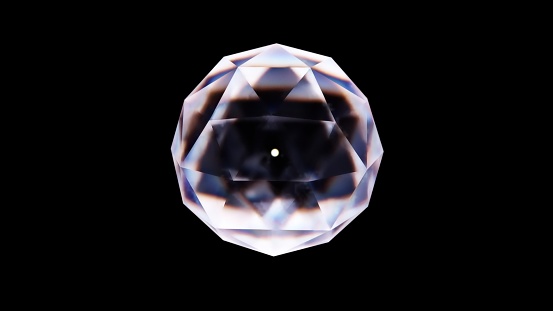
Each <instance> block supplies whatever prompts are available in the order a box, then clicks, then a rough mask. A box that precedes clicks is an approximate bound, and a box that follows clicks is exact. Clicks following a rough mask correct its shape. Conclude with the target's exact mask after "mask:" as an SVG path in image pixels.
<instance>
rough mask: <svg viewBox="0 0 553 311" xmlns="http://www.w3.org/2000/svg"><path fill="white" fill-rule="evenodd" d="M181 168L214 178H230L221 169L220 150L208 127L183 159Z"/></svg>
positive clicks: (211, 130) (213, 134)
mask: <svg viewBox="0 0 553 311" xmlns="http://www.w3.org/2000/svg"><path fill="white" fill-rule="evenodd" d="M182 167H183V168H186V169H189V170H193V171H198V172H202V173H205V174H210V175H214V176H222V177H228V176H230V173H229V172H228V171H227V170H225V169H224V168H223V165H222V153H221V148H220V147H219V144H218V142H217V140H216V136H215V133H214V131H213V128H212V127H211V126H210V125H207V126H206V127H205V128H204V130H203V131H202V133H201V134H200V136H199V137H198V139H197V140H196V143H194V146H193V147H192V149H191V150H190V152H189V153H188V155H187V156H186V158H185V159H184V161H183V163H182Z"/></svg>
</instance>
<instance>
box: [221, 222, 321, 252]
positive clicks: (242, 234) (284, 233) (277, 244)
mask: <svg viewBox="0 0 553 311" xmlns="http://www.w3.org/2000/svg"><path fill="white" fill-rule="evenodd" d="M221 231H222V232H223V233H224V234H225V235H230V236H232V237H233V238H235V239H237V240H239V241H243V242H244V243H245V244H246V245H250V246H251V247H252V248H253V249H254V250H256V251H258V252H261V253H264V254H267V255H270V256H277V255H281V254H284V253H288V252H289V251H290V250H291V249H292V248H294V247H297V246H298V245H301V244H303V243H304V242H306V241H309V240H311V239H314V238H315V237H317V236H319V235H321V234H323V233H324V232H325V231H316V230H312V231H309V230H224V229H223V230H221Z"/></svg>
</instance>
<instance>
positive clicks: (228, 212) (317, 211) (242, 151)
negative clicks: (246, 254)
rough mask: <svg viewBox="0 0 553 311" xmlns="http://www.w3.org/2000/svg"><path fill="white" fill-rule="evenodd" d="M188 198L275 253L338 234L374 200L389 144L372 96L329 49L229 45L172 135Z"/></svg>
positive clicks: (232, 237) (242, 241)
mask: <svg viewBox="0 0 553 311" xmlns="http://www.w3.org/2000/svg"><path fill="white" fill-rule="evenodd" d="M171 152H172V154H173V160H174V163H175V169H176V172H177V178H178V183H179V187H180V191H181V195H182V199H183V203H184V204H185V205H186V206H187V207H188V208H189V209H190V210H191V211H192V212H193V213H194V214H195V215H196V216H198V217H199V218H200V219H201V220H202V221H203V222H204V223H205V224H206V225H207V226H208V227H209V228H211V230H213V231H214V232H215V233H216V234H217V235H219V236H220V237H221V238H222V239H223V240H225V241H227V242H231V243H234V244H237V245H240V246H243V247H247V248H250V249H253V250H255V251H259V252H262V253H265V254H268V255H271V256H276V255H281V254H284V253H288V252H292V251H296V250H299V249H302V248H306V247H311V246H315V245H319V244H322V243H326V242H328V241H330V240H331V239H332V238H333V237H334V236H336V234H338V232H340V230H342V229H343V228H344V227H345V226H346V225H347V224H349V223H350V222H351V221H352V220H353V219H354V218H355V217H356V216H357V215H359V214H360V213H361V212H362V211H363V210H364V209H365V208H367V206H368V204H369V200H370V197H371V193H372V190H373V187H374V184H375V180H376V175H377V172H378V168H379V166H380V162H381V159H382V155H383V149H382V145H381V143H380V139H379V137H378V133H377V130H376V126H375V123H374V119H373V115H372V113H371V109H370V107H369V102H368V100H367V98H366V97H365V95H363V94H362V93H361V91H360V90H359V89H358V88H357V86H356V85H355V84H354V83H353V82H352V81H351V80H350V79H349V78H348V76H347V75H346V74H345V73H344V71H342V69H340V67H339V66H338V65H337V64H336V62H335V61H334V60H333V59H332V58H330V57H327V56H323V55H319V54H315V53H311V52H307V51H304V50H299V49H296V48H292V47H289V46H285V45H280V44H272V45H269V46H265V47H261V48H257V49H254V50H249V51H245V52H242V53H238V54H234V55H229V56H225V57H223V58H222V59H221V61H220V62H219V63H218V64H217V65H216V66H215V68H213V70H211V72H210V73H209V74H208V75H207V77H205V78H204V79H203V80H202V81H201V82H200V83H199V85H198V86H197V87H196V88H195V89H194V90H193V91H192V93H191V94H190V95H188V97H187V98H186V99H185V100H184V104H183V106H182V111H181V115H180V118H179V121H178V125H177V129H176V133H175V136H174V139H173V143H172V146H171Z"/></svg>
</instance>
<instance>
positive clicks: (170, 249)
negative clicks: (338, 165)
mask: <svg viewBox="0 0 553 311" xmlns="http://www.w3.org/2000/svg"><path fill="white" fill-rule="evenodd" d="M367 19H370V17H367ZM286 25H287V26H288V27H276V26H275V25H273V26H275V27H272V28H264V27H261V28H260V29H255V28H256V25H255V23H253V22H252V23H250V24H248V23H245V24H241V25H240V26H238V25H233V24H232V23H231V22H230V21H228V20H225V21H224V22H221V24H219V25H218V26H217V27H221V28H222V29H223V30H220V31H213V30H211V29H207V28H202V27H201V25H199V24H194V23H190V22H189V23H184V22H183V23H181V21H180V19H177V18H175V19H173V20H170V21H169V22H166V21H163V20H162V19H161V18H157V19H155V21H152V22H148V20H145V21H144V23H141V24H140V25H139V24H128V25H125V24H124V25H119V26H118V27H116V28H114V29H113V32H111V33H110V34H109V35H107V36H105V37H103V38H100V41H101V42H102V45H101V46H99V47H98V46H97V47H93V50H94V51H95V52H96V55H97V56H98V57H97V59H96V60H93V61H92V62H93V64H94V65H93V66H92V67H94V66H95V65H98V67H97V68H93V72H95V73H97V72H100V73H102V75H103V77H104V78H103V80H102V81H101V82H99V84H98V85H99V87H100V88H101V89H102V92H98V93H97V94H92V97H98V101H97V103H95V105H94V106H93V107H91V109H92V110H95V111H97V112H98V113H99V115H100V116H101V118H100V119H98V120H96V123H94V126H95V127H97V128H98V129H99V130H98V131H101V132H102V133H107V135H105V136H102V138H101V139H98V141H96V142H97V143H98V146H99V147H98V148H95V149H94V150H91V152H93V153H94V154H95V155H96V156H97V158H99V159H101V160H103V161H105V163H107V165H105V167H103V169H100V171H99V172H101V174H102V180H103V182H102V183H101V185H100V186H98V185H97V186H96V187H95V188H94V191H95V192H94V193H92V194H88V197H89V198H91V199H94V200H98V203H99V205H96V207H95V208H94V209H91V210H90V213H91V214H94V215H96V216H99V218H100V219H101V220H100V221H99V222H98V224H97V225H96V226H95V229H94V231H93V232H91V233H89V234H90V236H91V243H94V245H95V246H96V248H94V250H99V251H91V253H90V256H91V257H92V258H95V262H97V263H98V264H100V266H102V267H107V270H108V271H114V273H113V274H112V277H113V276H117V275H119V274H121V275H122V278H125V279H128V278H131V279H137V280H141V279H143V278H148V277H152V276H153V277H155V278H157V277H158V276H161V275H163V276H166V277H168V278H170V279H171V278H172V279H174V281H178V282H183V283H186V284H190V283H192V282H195V281H196V280H203V281H206V282H211V281H214V282H222V283H225V284H227V285H225V286H232V284H234V283H233V282H238V281H237V280H240V281H244V282H248V281H253V282H254V283H253V285H250V286H254V287H255V286H256V284H255V282H256V281H259V282H261V283H263V282H267V281H268V282H270V281H272V280H283V281H289V282H291V283H292V284H294V286H299V287H301V286H311V285H312V284H314V283H317V282H327V283H328V282H335V281H338V280H339V279H340V278H343V277H346V276H347V277H348V278H355V279H358V280H359V281H360V282H361V284H363V282H367V283H371V282H372V281H370V280H373V279H375V278H376V279H378V280H380V281H381V282H384V283H389V282H393V280H395V279H396V278H401V279H403V280H405V279H411V280H414V279H413V278H411V277H410V276H413V277H414V278H421V277H422V278H424V277H429V276H430V275H432V276H434V277H438V278H440V277H441V271H442V269H445V271H452V269H456V270H455V271H459V269H462V267H463V265H460V266H459V258H461V257H462V256H463V255H462V253H461V251H460V250H459V249H460V248H461V247H463V245H462V243H461V242H460V241H459V240H458V238H457V235H458V232H453V231H454V230H452V226H453V225H454V224H455V222H456V221H455V218H456V216H457V215H456V214H458V213H461V210H460V209H458V208H454V207H452V206H454V205H456V204H457V202H456V200H457V199H458V197H456V196H452V195H451V187H450V185H451V184H449V182H448V181H445V180H444V179H443V178H442V177H443V176H444V175H447V174H449V173H450V171H451V170H452V169H451V168H450V164H451V163H449V162H448V160H447V154H448V152H449V151H450V150H449V149H447V147H445V142H444V141H443V140H442V139H441V138H439V136H440V131H441V130H442V129H443V127H442V126H443V125H444V124H445V123H447V122H448V119H447V118H444V117H443V115H444V114H447V113H449V112H447V111H449V110H446V108H444V107H445V104H444V103H447V102H449V103H451V101H453V100H454V99H453V98H452V97H451V93H449V89H450V87H451V83H450V81H451V78H450V77H449V75H448V74H447V72H449V71H450V70H451V68H452V66H459V64H458V62H454V61H453V59H454V57H453V54H452V53H453V50H454V49H455V46H454V44H452V42H451V41H450V40H449V39H448V38H451V37H452V36H455V34H454V33H452V32H451V31H449V30H448V29H446V30H444V29H438V28H436V27H435V26H434V25H432V24H430V25H427V24H426V23H425V21H423V20H420V21H419V20H416V21H413V19H407V20H404V21H401V19H399V18H393V16H392V19H389V20H387V21H383V22H382V19H379V22H371V21H369V20H367V21H366V22H365V20H364V19H361V20H360V19H356V20H355V23H351V24H347V23H346V24H340V23H337V24H332V23H330V24H324V23H323V24H317V23H316V26H313V27H307V25H308V24H304V25H303V26H302V25H291V24H290V25H288V24H286ZM277 26H278V25H277ZM217 27H215V28H217ZM248 27H249V28H248ZM248 29H249V30H248ZM272 43H280V44H284V45H288V46H292V47H295V48H299V49H303V50H307V51H311V52H315V53H318V54H322V55H326V56H330V57H332V58H333V59H334V60H335V61H336V62H337V64H338V65H339V66H340V67H341V68H342V69H343V70H344V71H345V72H346V74H347V75H348V76H349V77H350V78H351V79H352V80H353V82H354V83H355V84H356V85H357V86H358V87H359V89H360V90H361V91H362V92H363V93H364V94H365V95H366V96H367V97H368V99H369V103H370V106H371V109H372V112H373V115H374V118H375V123H376V126H377V128H378V131H379V135H380V138H381V141H382V144H383V148H384V156H383V160H382V163H381V167H380V170H379V173H378V177H377V179H376V185H375V187H374V191H373V194H372V198H371V201H370V204H369V207H368V208H367V209H366V210H365V211H364V212H363V213H362V214H361V215H360V216H358V217H357V218H356V219H355V220H354V221H353V222H352V223H351V224H349V225H348V226H347V227H346V228H345V229H344V230H343V231H342V232H341V233H340V234H338V235H337V236H336V237H335V238H334V239H333V240H331V241H330V242H329V243H327V244H323V245H318V246H315V247H311V248H307V249H304V250H300V251H296V252H293V253H288V254H284V255H281V256H277V257H271V256H268V255H264V254H261V253H258V252H255V251H253V250H249V249H246V248H242V247H240V246H237V245H233V244H230V243H227V242H224V241H222V240H221V239H220V238H219V237H217V236H216V235H215V234H214V233H213V232H212V231H211V230H210V229H209V228H207V227H206V226H205V225H204V224H203V223H202V222H201V221H200V220H199V219H197V218H196V216H195V215H194V214H193V213H192V212H190V211H189V210H188V209H187V208H186V207H185V206H184V205H183V204H182V200H181V197H180V192H179V188H178V183H177V178H176V173H175V171H174V167H173V162H172V157H171V152H170V146H171V142H172V139H173V135H174V132H175V128H176V125H177V122H178V117H179V113H180V110H181V107H182V103H183V100H184V99H185V97H186V96H187V95H188V94H189V93H190V92H191V91H192V90H193V89H194V88H195V87H196V86H197V84H198V83H199V82H200V81H201V80H202V79H203V78H204V77H205V76H206V75H207V73H208V72H209V71H210V70H211V69H212V68H213V66H215V65H216V64H217V62H218V61H219V60H220V59H221V58H222V57H223V56H225V55H229V54H233V53H237V52H241V51H245V50H249V49H253V48H257V47H261V46H264V45H268V44H272ZM440 114H441V117H436V115H440ZM103 137H105V138H103ZM88 190H89V189H87V191H88ZM98 193H101V195H98ZM123 275H124V276H123ZM192 280H194V281H192ZM250 284H252V283H250Z"/></svg>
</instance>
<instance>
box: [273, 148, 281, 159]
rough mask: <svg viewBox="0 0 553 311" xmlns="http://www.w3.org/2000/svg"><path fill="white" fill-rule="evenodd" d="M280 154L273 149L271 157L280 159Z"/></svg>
mask: <svg viewBox="0 0 553 311" xmlns="http://www.w3.org/2000/svg"><path fill="white" fill-rule="evenodd" d="M278 153H279V152H278V149H273V150H271V155H272V156H273V157H274V158H276V157H278Z"/></svg>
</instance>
